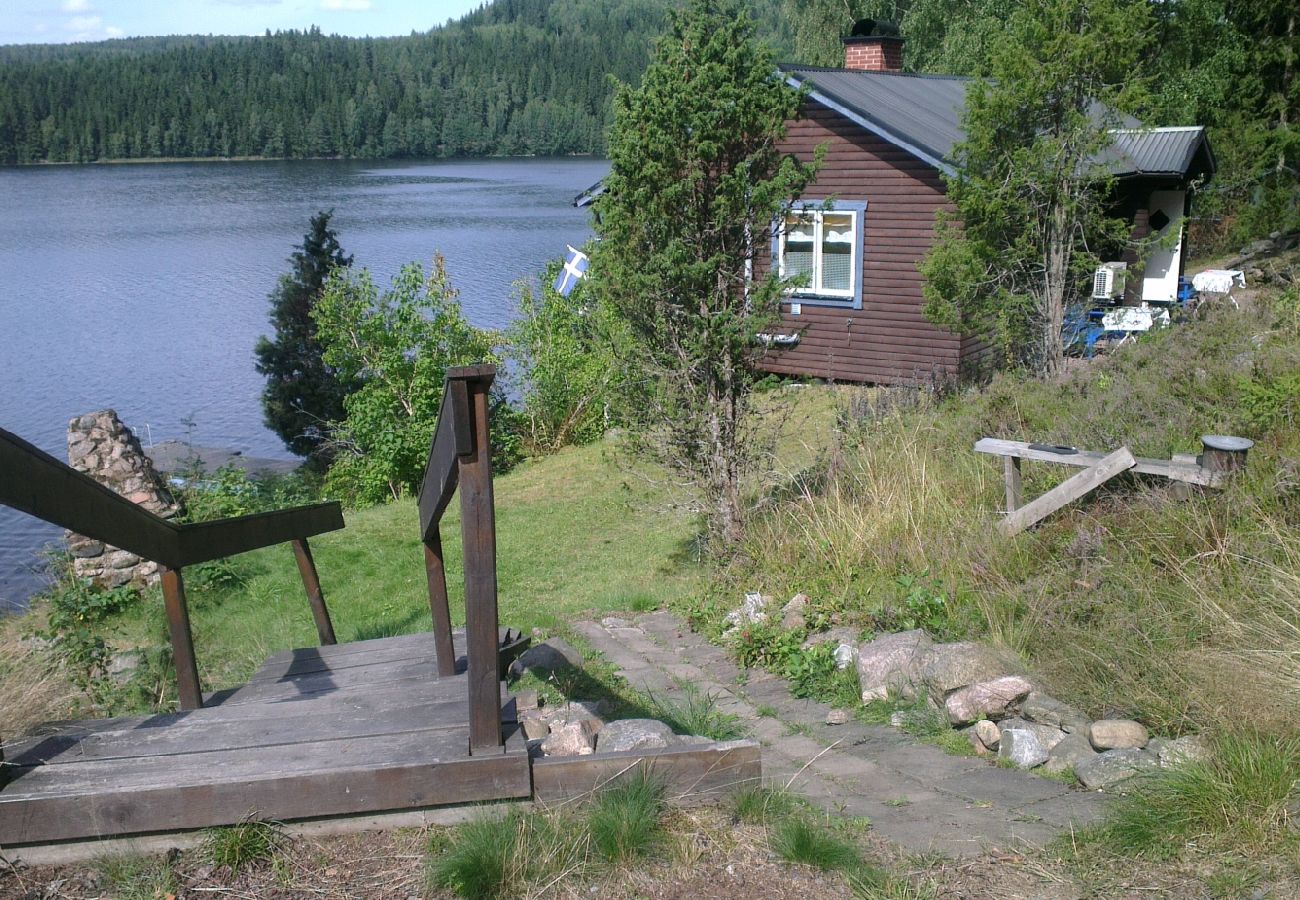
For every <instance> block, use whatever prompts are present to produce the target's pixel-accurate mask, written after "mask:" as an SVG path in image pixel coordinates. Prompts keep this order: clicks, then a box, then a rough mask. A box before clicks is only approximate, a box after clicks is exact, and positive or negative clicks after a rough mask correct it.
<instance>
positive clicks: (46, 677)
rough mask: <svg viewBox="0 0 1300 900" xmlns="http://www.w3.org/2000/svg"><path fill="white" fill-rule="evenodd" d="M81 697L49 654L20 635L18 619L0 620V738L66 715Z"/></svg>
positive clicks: (67, 715) (74, 708)
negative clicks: (0, 725)
mask: <svg viewBox="0 0 1300 900" xmlns="http://www.w3.org/2000/svg"><path fill="white" fill-rule="evenodd" d="M83 699H84V698H83V696H82V694H81V692H80V691H78V690H77V689H76V688H75V687H74V686H73V685H72V683H71V682H70V681H69V680H68V679H67V678H66V677H65V675H64V673H63V670H62V668H61V667H60V666H59V665H58V663H57V662H56V661H55V659H54V658H53V656H52V654H51V653H50V652H49V651H48V650H47V649H45V648H44V647H42V646H39V645H38V644H37V643H36V642H34V641H32V640H31V639H25V638H24V637H23V635H22V631H21V630H20V624H19V620H17V619H12V620H8V621H4V622H0V722H2V723H4V725H3V727H4V731H3V732H2V733H0V738H12V737H14V736H16V735H20V734H25V733H27V732H28V731H29V730H31V729H32V728H33V727H34V726H36V725H39V724H40V723H42V722H48V721H51V720H55V719H63V718H67V717H69V716H70V715H72V714H73V713H74V711H75V710H76V708H77V705H78V703H79V702H80V701H81V700H83Z"/></svg>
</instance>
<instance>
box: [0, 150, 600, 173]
mask: <svg viewBox="0 0 1300 900" xmlns="http://www.w3.org/2000/svg"><path fill="white" fill-rule="evenodd" d="M604 158H605V157H603V156H598V155H597V154H595V153H563V154H561V155H559V156H542V155H540V154H537V153H523V154H505V153H503V154H485V155H483V156H140V157H114V158H112V159H91V160H86V161H85V162H72V161H70V160H57V161H51V160H40V161H38V162H23V163H4V164H3V165H0V168H4V169H39V168H44V167H46V166H130V165H136V164H143V165H155V164H164V163H241V162H464V161H469V160H477V159H497V160H500V159H604Z"/></svg>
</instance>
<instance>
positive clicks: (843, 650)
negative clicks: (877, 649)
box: [834, 644, 858, 672]
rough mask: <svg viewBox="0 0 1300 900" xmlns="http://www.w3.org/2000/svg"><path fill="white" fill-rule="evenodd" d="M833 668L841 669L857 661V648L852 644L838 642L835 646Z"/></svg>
mask: <svg viewBox="0 0 1300 900" xmlns="http://www.w3.org/2000/svg"><path fill="white" fill-rule="evenodd" d="M834 657H835V668H836V670H838V671H841V672H842V671H843V670H845V669H847V668H848V667H849V666H851V665H853V664H854V663H856V662H857V661H858V648H857V647H855V646H853V645H852V644H840V645H839V646H838V647H836V648H835V653H834Z"/></svg>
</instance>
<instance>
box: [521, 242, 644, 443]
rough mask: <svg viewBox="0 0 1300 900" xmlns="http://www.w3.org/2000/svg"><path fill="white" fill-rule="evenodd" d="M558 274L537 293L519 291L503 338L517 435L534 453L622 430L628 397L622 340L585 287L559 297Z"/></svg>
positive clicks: (550, 273) (554, 266)
mask: <svg viewBox="0 0 1300 900" xmlns="http://www.w3.org/2000/svg"><path fill="white" fill-rule="evenodd" d="M559 267H560V264H559V262H553V263H551V264H550V265H549V266H548V267H547V269H546V273H545V275H544V276H543V281H542V286H541V288H540V289H539V290H537V291H534V290H532V288H530V287H529V286H528V285H521V286H520V288H519V312H520V316H519V318H518V319H517V320H516V321H515V323H514V324H513V325H512V326H511V327H510V330H509V331H508V333H507V335H508V339H509V345H510V355H511V357H512V358H513V359H514V360H515V361H516V362H517V363H518V372H519V387H520V395H521V396H522V400H523V407H522V411H521V413H520V415H521V425H522V430H523V433H524V434H525V435H526V437H527V442H528V445H529V448H530V449H532V450H533V451H534V452H551V451H554V450H558V449H559V448H560V447H564V446H566V445H569V444H585V443H588V442H590V441H593V440H595V439H596V438H598V437H600V436H601V435H602V434H604V432H605V430H606V429H608V428H609V427H611V426H613V425H617V424H620V423H621V422H622V403H623V402H624V396H623V394H624V392H625V391H626V389H627V386H626V383H625V382H624V379H623V376H622V374H621V373H622V367H621V366H620V365H619V364H618V359H617V353H616V352H615V351H616V347H617V346H619V345H620V343H621V342H622V341H623V340H624V339H623V338H622V330H621V327H620V324H619V322H618V320H617V318H616V317H615V316H614V315H612V314H611V313H610V311H609V310H608V309H607V308H606V307H605V306H603V305H602V304H600V303H599V301H598V300H596V299H595V298H593V297H592V296H591V295H590V293H589V292H588V291H587V290H586V287H585V283H584V282H579V283H578V285H577V287H575V288H574V290H573V292H572V293H571V294H570V295H569V296H568V297H565V296H563V295H562V294H558V293H556V292H555V291H554V290H553V289H552V288H551V285H552V284H553V283H554V280H555V275H556V273H557V272H558V271H559Z"/></svg>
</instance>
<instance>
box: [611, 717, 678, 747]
mask: <svg viewBox="0 0 1300 900" xmlns="http://www.w3.org/2000/svg"><path fill="white" fill-rule="evenodd" d="M675 742H676V736H675V735H674V734H673V730H672V729H671V728H669V727H668V726H667V725H665V724H664V723H663V722H660V721H657V720H655V719H619V720H617V721H614V722H610V723H609V724H608V725H606V726H605V727H604V728H603V729H601V732H600V752H601V753H607V752H608V753H613V752H617V751H620V750H661V749H663V748H664V747H668V746H670V745H672V744H673V743H675Z"/></svg>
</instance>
